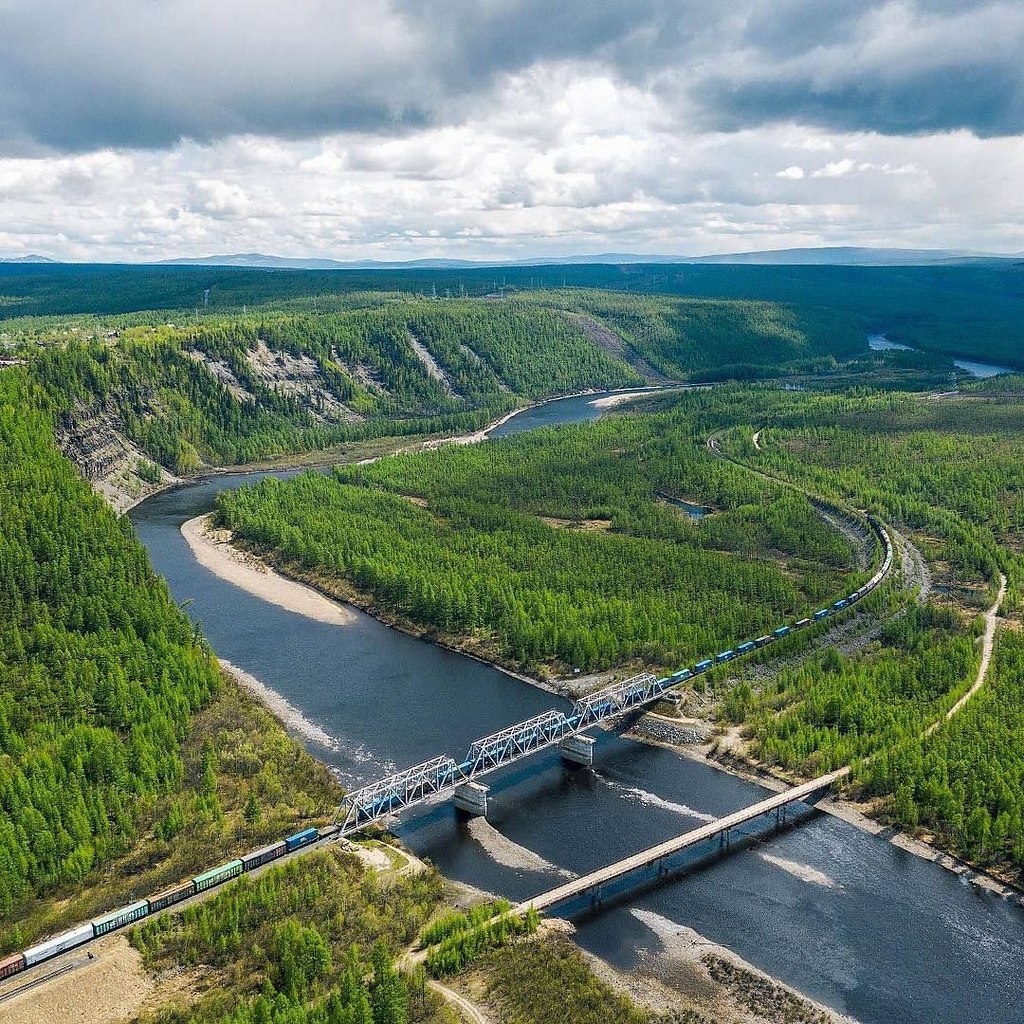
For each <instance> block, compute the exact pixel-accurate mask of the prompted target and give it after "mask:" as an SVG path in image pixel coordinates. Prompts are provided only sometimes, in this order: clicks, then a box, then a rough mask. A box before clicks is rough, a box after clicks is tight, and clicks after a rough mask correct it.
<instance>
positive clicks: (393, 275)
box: [0, 258, 1024, 368]
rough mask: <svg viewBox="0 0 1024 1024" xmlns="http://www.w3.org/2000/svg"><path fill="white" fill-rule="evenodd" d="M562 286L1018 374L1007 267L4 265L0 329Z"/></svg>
mask: <svg viewBox="0 0 1024 1024" xmlns="http://www.w3.org/2000/svg"><path fill="white" fill-rule="evenodd" d="M566 287H569V288H587V289H601V290H612V291H617V292H630V293H634V294H651V295H655V294H656V295H668V296H678V297H690V298H696V299H741V300H745V301H762V302H773V303H781V304H783V305H789V306H792V307H795V308H798V309H801V310H811V309H815V310H819V311H822V310H828V311H829V315H831V316H836V317H842V318H843V319H844V320H845V321H846V322H850V323H853V324H855V325H856V329H857V331H858V332H859V333H861V334H862V335H864V336H866V335H867V334H870V333H885V334H886V335H888V336H889V337H890V338H892V339H893V340H899V341H902V342H904V343H906V344H908V345H911V346H913V347H914V348H919V349H922V350H925V351H931V352H938V353H944V354H947V355H948V354H952V355H957V356H961V357H964V358H974V359H980V360H982V361H986V362H995V363H1000V364H1005V365H1008V366H1015V367H1021V368H1024V346H1022V335H1021V328H1020V325H1021V323H1022V322H1024V261H1022V260H1021V259H1013V258H1005V259H998V260H966V261H964V262H962V263H952V264H951V263H943V262H941V261H940V262H937V263H933V264H931V265H926V266H910V265H902V264H901V265H897V266H847V265H834V266H822V265H804V266H800V265H791V264H790V265H774V266H773V265H760V266H758V265H743V264H735V263H734V264H727V263H712V262H703V263H660V262H659V263H652V264H644V263H600V264H577V263H567V264H564V265H560V266H559V265H552V266H523V267H501V268H493V267H455V268H423V267H408V268H403V269H392V268H388V269H376V270H373V269H357V270H316V271H314V270H282V269H274V268H254V267H218V266H198V267H197V266H170V267H154V266H148V267H147V266H136V267H118V266H104V265H88V264H86V265H81V266H73V267H71V266H66V265H54V266H40V265H14V264H3V265H0V319H6V320H9V319H12V318H25V317H41V316H50V315H54V314H60V315H67V314H72V313H88V314H93V315H100V316H111V315H117V314H126V313H132V312H138V311H141V310H175V311H176V313H175V315H174V318H173V319H175V320H176V321H179V322H180V320H181V318H182V317H183V316H185V315H186V314H187V315H190V316H196V315H198V316H200V317H201V316H204V315H207V314H209V313H210V312H216V313H217V314H218V315H220V316H223V315H224V314H234V313H236V312H237V313H241V311H242V308H243V307H249V308H252V307H256V306H261V305H267V304H274V305H278V306H280V305H281V304H287V303H299V304H302V305H304V306H305V307H307V308H308V307H310V306H311V305H313V303H314V302H315V301H316V299H315V298H314V297H318V298H319V299H320V300H321V301H320V305H321V308H324V302H326V303H328V304H331V303H337V301H338V300H339V298H341V297H347V298H346V301H347V300H348V299H349V298H351V297H354V296H360V295H365V293H367V292H373V293H376V294H377V295H378V296H381V295H383V296H387V295H389V294H390V295H394V294H395V293H401V294H404V295H406V296H416V295H419V296H431V295H436V296H438V297H441V298H444V297H446V296H468V297H473V296H486V295H495V294H502V295H509V294H513V293H518V292H522V291H537V290H542V291H549V290H559V289H564V288H566ZM207 303H208V304H209V307H208V309H207ZM166 319H168V318H167V317H166V316H163V317H162V318H161V319H160V320H159V321H157V322H163V320H166Z"/></svg>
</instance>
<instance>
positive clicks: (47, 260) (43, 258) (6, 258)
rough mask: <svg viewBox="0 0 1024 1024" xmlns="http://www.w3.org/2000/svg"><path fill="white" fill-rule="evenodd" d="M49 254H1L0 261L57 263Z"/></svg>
mask: <svg viewBox="0 0 1024 1024" xmlns="http://www.w3.org/2000/svg"><path fill="white" fill-rule="evenodd" d="M56 262H57V261H56V260H51V259H50V257H49V256H37V255H36V254H35V253H30V254H29V255H27V256H0V263H56Z"/></svg>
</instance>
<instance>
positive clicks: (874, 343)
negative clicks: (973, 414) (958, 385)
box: [868, 334, 1017, 380]
mask: <svg viewBox="0 0 1024 1024" xmlns="http://www.w3.org/2000/svg"><path fill="white" fill-rule="evenodd" d="M868 347H869V348H870V349H871V351H872V352H919V351H920V349H916V348H911V347H910V346H909V345H903V344H901V343H900V342H898V341H890V340H889V339H888V338H887V337H886V336H885V335H884V334H873V335H871V337H870V338H868ZM953 365H954V366H956V367H957V368H958V369H960V370H965V371H966V372H967V373H969V374H970V375H971V376H972V377H974V378H975V379H976V380H988V378H989V377H998V376H999V375H1000V374H1001V373H1016V372H1017V371H1016V370H1012V369H1010V367H1009V366H997V365H996V364H995V363H979V362H978V361H977V360H975V359H954V360H953Z"/></svg>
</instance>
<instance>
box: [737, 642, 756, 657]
mask: <svg viewBox="0 0 1024 1024" xmlns="http://www.w3.org/2000/svg"><path fill="white" fill-rule="evenodd" d="M753 649H754V641H753V640H748V641H747V642H746V643H745V644H740V645H739V647H737V648H736V653H737V654H749V653H750V652H751V651H752V650H753Z"/></svg>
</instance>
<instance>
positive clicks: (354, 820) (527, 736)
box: [335, 519, 893, 836]
mask: <svg viewBox="0 0 1024 1024" xmlns="http://www.w3.org/2000/svg"><path fill="white" fill-rule="evenodd" d="M868 522H869V525H870V526H871V528H872V529H873V530H874V531H875V534H876V536H877V537H878V539H879V540H880V542H881V544H882V548H883V551H884V558H883V559H882V564H881V566H880V568H879V569H878V571H877V572H876V573H875V574H874V576H872V577H871V579H870V580H868V582H867V583H865V584H864V585H863V586H862V587H861V588H860V589H859V590H856V591H854V592H853V593H852V594H850V595H849V596H848V597H844V598H841V599H840V600H838V601H836V602H835V603H834V604H833V605H831V606H830V607H827V608H824V609H822V610H820V611H817V612H815V613H814V616H813V619H812V618H805V619H801V620H799V621H798V622H795V623H793V624H791V625H785V626H780V627H779V628H778V629H776V630H775V631H774V632H772V633H770V634H768V635H766V636H762V637H758V638H757V639H756V640H749V641H747V642H746V643H742V644H740V645H739V646H737V647H736V648H735V649H734V650H728V651H722V652H721V653H720V654H718V655H716V656H715V657H714V658H706V659H705V660H704V661H699V662H697V663H696V664H695V665H694V666H693V667H692V668H686V669H682V670H681V671H679V672H675V673H673V674H672V675H670V676H666V677H665V678H664V679H658V678H657V677H656V676H654V675H652V674H651V673H649V672H645V673H642V674H640V675H636V676H633V677H632V678H630V679H625V680H623V681H622V682H619V683H613V684H612V685H611V686H606V687H605V688H604V689H602V690H598V691H597V692H596V693H591V694H589V695H588V696H586V697H581V698H580V699H579V700H577V701H576V703H575V704H574V705H573V706H572V709H571V710H570V711H569V712H568V714H567V713H565V712H564V711H558V710H556V709H552V710H551V711H545V712H544V713H543V714H540V715H536V716H535V717H533V718H529V719H527V720H526V721H525V722H519V723H518V724H517V725H512V726H509V727H508V728H507V729H502V730H501V731H500V732H496V733H493V734H492V735H490V736H484V737H482V738H481V739H478V740H475V741H474V742H473V743H472V744H471V745H470V748H469V751H468V752H467V754H466V756H465V758H464V759H463V760H462V761H461V762H460V761H456V760H455V758H453V757H449V756H447V755H444V754H442V755H440V756H438V757H434V758H432V759H431V760H429V761H424V762H423V763H422V764H418V765H414V766H413V767H412V768H406V769H405V770H404V771H401V772H398V773H397V774H395V775H389V776H388V777H387V778H384V779H380V780H379V781H378V782H374V783H372V784H371V785H369V786H364V787H363V788H362V789H357V790H353V791H352V792H350V793H348V794H347V795H346V796H345V799H344V801H343V802H342V804H341V806H340V807H339V809H338V813H337V815H336V816H335V825H336V826H337V828H338V831H339V833H340V834H341V835H342V836H346V835H349V834H351V833H353V832H358V831H359V830H360V829H361V828H364V827H365V826H367V825H370V824H372V823H373V822H375V821H379V820H380V819H382V818H387V817H389V816H391V815H393V814H396V813H397V812H399V811H402V810H405V809H406V808H407V807H413V806H415V805H417V804H421V803H423V802H424V801H426V800H429V799H431V798H435V797H441V798H445V797H452V798H453V799H454V803H455V806H456V807H457V808H458V809H459V810H461V811H463V812H465V813H467V814H475V815H486V813H487V793H488V790H487V787H486V786H485V785H483V784H482V783H481V782H479V781H478V780H479V779H481V778H482V777H483V776H485V775H487V774H489V773H490V772H493V771H497V770H498V769H499V768H503V767H505V765H509V764H512V763H514V762H516V761H520V760H522V759H523V758H526V757H530V756H532V755H533V754H536V753H537V752H538V751H541V750H545V749H547V748H549V747H554V746H556V745H557V746H558V748H559V751H560V752H561V755H562V757H563V758H564V759H565V760H566V761H568V762H570V763H574V764H579V765H590V764H592V763H593V756H594V755H593V746H594V740H593V738H592V737H590V736H586V735H584V733H585V732H586V730H587V729H589V728H591V727H592V726H595V725H599V724H600V723H602V722H605V721H608V720H609V719H613V718H616V717H618V716H619V715H622V714H623V713H625V712H627V711H630V710H632V709H635V708H642V707H644V706H645V705H648V704H653V703H654V702H655V701H656V700H658V699H659V698H661V697H663V696H664V695H665V694H666V693H667V692H668V691H669V690H671V689H673V688H674V687H676V686H678V685H679V684H681V683H684V682H686V681H687V680H689V679H693V678H695V677H696V676H698V675H700V674H702V673H703V672H706V671H708V670H709V669H711V668H713V667H714V666H715V665H718V664H722V663H724V662H726V661H731V660H732V659H733V658H736V657H742V656H743V655H745V654H749V653H751V652H753V651H754V650H757V649H760V648H762V647H764V646H765V645H767V644H770V643H774V642H775V641H776V640H780V639H782V638H783V637H786V636H789V635H790V634H791V633H793V632H794V631H799V630H801V629H805V628H807V627H809V626H812V625H814V624H815V623H817V622H820V621H822V620H823V619H825V618H830V617H831V616H833V615H835V614H837V613H841V612H843V611H845V610H846V609H848V608H849V607H850V606H852V605H853V604H855V603H857V602H858V601H860V600H861V599H862V598H864V597H865V596H866V595H867V594H868V593H870V592H871V591H872V590H874V589H875V587H877V586H878V585H879V584H880V583H881V582H882V581H883V580H884V579H885V578H886V576H887V575H888V573H889V571H890V570H891V568H892V565H893V546H892V541H891V540H890V538H889V534H888V531H887V530H886V529H885V528H884V526H882V524H881V523H879V522H878V521H877V520H874V519H869V520H868Z"/></svg>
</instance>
